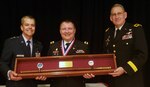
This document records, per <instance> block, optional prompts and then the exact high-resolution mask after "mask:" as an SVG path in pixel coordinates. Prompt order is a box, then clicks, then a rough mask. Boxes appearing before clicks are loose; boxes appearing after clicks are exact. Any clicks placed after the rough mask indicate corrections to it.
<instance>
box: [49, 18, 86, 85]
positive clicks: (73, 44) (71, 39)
mask: <svg viewBox="0 0 150 87" xmlns="http://www.w3.org/2000/svg"><path fill="white" fill-rule="evenodd" d="M75 33H76V28H75V25H74V23H73V22H72V21H71V20H65V21H62V22H61V24H60V34H61V37H62V40H60V41H58V42H56V43H54V42H51V43H50V44H51V45H50V48H49V51H48V55H52V56H66V55H80V54H86V53H88V45H87V42H85V43H83V42H81V41H79V40H77V39H76V38H75ZM51 87H85V83H84V81H83V77H80V76H79V77H78V76H77V77H62V78H61V77H60V78H54V79H53V81H52V83H51Z"/></svg>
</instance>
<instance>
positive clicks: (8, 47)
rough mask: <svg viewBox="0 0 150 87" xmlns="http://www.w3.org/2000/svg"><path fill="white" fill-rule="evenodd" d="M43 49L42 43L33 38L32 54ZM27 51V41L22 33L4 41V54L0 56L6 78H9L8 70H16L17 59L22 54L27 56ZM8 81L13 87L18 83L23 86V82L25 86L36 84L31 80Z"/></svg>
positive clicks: (0, 63) (1, 68)
mask: <svg viewBox="0 0 150 87" xmlns="http://www.w3.org/2000/svg"><path fill="white" fill-rule="evenodd" d="M41 49H42V45H41V43H40V42H38V41H36V40H33V52H32V56H35V52H36V51H41ZM27 53H28V52H27V49H26V44H25V41H24V39H23V37H22V35H20V36H17V37H12V38H9V39H7V40H6V41H5V43H4V48H3V51H2V55H1V58H0V71H1V73H2V74H3V75H4V76H5V77H6V78H8V77H7V72H8V70H14V65H15V59H16V58H17V57H20V56H24V57H27ZM7 83H8V84H6V85H10V86H11V87H13V85H14V86H15V84H18V87H22V86H21V84H23V85H25V86H28V85H29V86H28V87H31V86H32V84H35V83H33V82H32V81H29V80H21V81H7ZM31 83H32V84H31ZM30 85H31V86H30ZM25 86H24V87H25Z"/></svg>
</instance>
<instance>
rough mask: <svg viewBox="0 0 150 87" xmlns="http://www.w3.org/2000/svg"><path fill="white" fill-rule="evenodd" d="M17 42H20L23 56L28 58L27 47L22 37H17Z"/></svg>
mask: <svg viewBox="0 0 150 87" xmlns="http://www.w3.org/2000/svg"><path fill="white" fill-rule="evenodd" d="M19 42H20V46H21V50H22V51H23V53H24V56H25V57H27V56H28V52H27V47H26V44H25V41H24V39H23V37H22V35H20V36H19Z"/></svg>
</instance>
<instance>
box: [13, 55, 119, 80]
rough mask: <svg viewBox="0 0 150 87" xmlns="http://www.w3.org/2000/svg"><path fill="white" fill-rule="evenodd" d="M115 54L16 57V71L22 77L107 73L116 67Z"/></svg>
mask: <svg viewBox="0 0 150 87" xmlns="http://www.w3.org/2000/svg"><path fill="white" fill-rule="evenodd" d="M116 67H117V65H116V57H115V55H114V54H86V55H68V56H45V57H28V58H25V57H24V58H16V62H15V68H14V71H15V72H16V73H17V74H18V76H21V77H22V78H35V77H36V76H40V75H44V76H47V77H65V76H67V77H68V76H82V75H84V74H85V73H93V74H95V75H106V74H108V73H110V72H113V70H114V69H116Z"/></svg>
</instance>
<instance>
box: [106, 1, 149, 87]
mask: <svg viewBox="0 0 150 87" xmlns="http://www.w3.org/2000/svg"><path fill="white" fill-rule="evenodd" d="M126 18H127V12H126V11H125V9H124V7H123V6H122V5H121V4H115V5H113V7H112V8H111V13H110V20H111V21H112V23H113V24H114V27H112V28H108V29H107V30H106V31H105V38H104V40H105V41H104V44H105V47H104V48H105V52H107V53H114V54H115V55H116V61H117V66H118V68H117V69H116V70H114V72H112V73H109V75H111V76H112V77H111V80H109V81H110V82H109V84H110V86H109V87H144V83H143V76H142V68H143V65H144V64H145V62H146V60H147V55H148V52H147V42H146V39H145V35H144V31H143V28H142V25H141V24H130V23H127V22H126Z"/></svg>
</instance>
